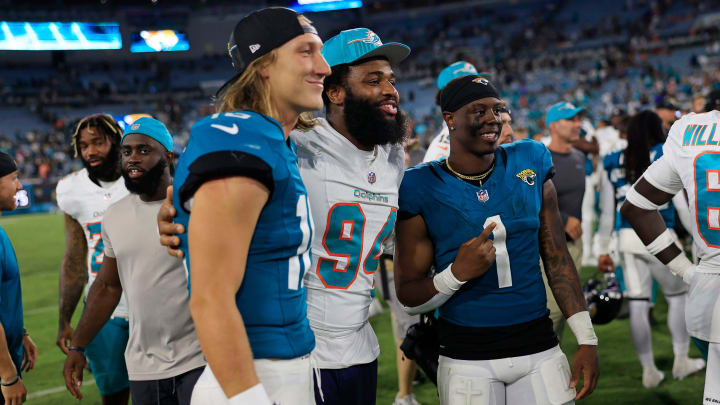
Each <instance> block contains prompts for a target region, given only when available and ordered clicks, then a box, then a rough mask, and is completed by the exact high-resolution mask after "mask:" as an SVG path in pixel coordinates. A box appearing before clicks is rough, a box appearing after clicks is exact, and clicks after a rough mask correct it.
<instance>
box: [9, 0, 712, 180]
mask: <svg viewBox="0 0 720 405" xmlns="http://www.w3.org/2000/svg"><path fill="white" fill-rule="evenodd" d="M608 1H610V3H613V5H614V6H616V7H615V8H613V7H604V6H603V7H600V6H598V5H593V4H590V3H579V2H569V1H550V2H532V1H529V2H526V3H519V4H516V5H512V6H508V7H492V8H488V7H483V6H482V5H477V4H475V5H472V6H463V3H462V2H460V3H459V4H457V5H456V6H452V4H451V5H449V6H444V5H443V6H441V5H438V4H435V3H433V2H420V3H422V4H420V5H421V6H422V5H424V4H425V3H427V5H428V6H430V7H425V8H422V7H420V8H417V9H414V10H416V11H412V12H408V11H407V10H405V9H403V10H397V11H393V7H392V6H391V4H390V3H382V4H381V6H382V7H380V8H379V10H376V9H373V8H371V9H369V10H368V13H367V14H368V16H366V17H365V18H366V20H365V21H343V22H342V24H345V25H347V24H352V25H355V26H357V25H358V24H360V23H362V22H364V23H366V25H368V26H370V27H371V28H372V29H374V30H376V32H378V34H379V35H381V36H382V37H383V38H386V39H387V40H392V41H399V42H403V43H406V44H408V45H410V46H411V47H412V54H411V57H410V58H408V59H407V60H406V61H404V62H403V64H402V65H401V66H398V67H397V72H398V78H399V83H400V84H401V95H402V99H403V105H404V106H405V109H406V110H407V111H408V112H409V113H410V115H411V118H412V119H413V122H414V129H413V137H414V138H415V139H416V141H414V145H415V146H414V147H415V148H419V149H424V148H425V147H427V145H428V144H429V143H430V141H431V140H432V138H433V137H434V136H435V135H436V134H437V133H438V131H439V130H440V129H441V126H442V119H441V116H440V113H439V110H438V109H437V108H435V107H434V96H435V90H436V88H435V80H434V78H435V77H436V76H437V74H438V73H439V71H440V70H441V69H442V68H443V67H445V66H447V65H448V64H449V63H450V62H453V61H455V60H466V61H468V62H470V63H472V64H474V65H475V66H476V67H478V69H479V70H481V71H486V72H488V73H489V75H490V77H491V80H492V81H493V82H494V83H495V84H496V85H497V86H498V87H499V88H500V90H501V91H502V93H503V96H504V98H505V101H506V102H507V103H508V105H509V107H510V110H511V113H512V119H513V129H514V130H515V137H516V138H518V137H519V138H523V137H533V138H535V139H540V138H542V137H543V136H547V135H548V133H547V129H546V128H545V123H544V116H545V111H546V110H547V108H548V107H549V106H550V105H551V104H552V103H554V102H556V101H558V100H565V101H568V102H572V103H574V104H576V105H579V106H583V107H585V108H586V109H587V110H588V113H589V114H588V116H589V118H590V119H591V120H592V121H593V123H594V124H595V125H596V126H597V125H598V124H599V123H601V122H604V123H605V124H607V123H609V121H610V119H611V117H612V116H613V115H615V114H617V113H618V112H619V111H622V112H624V113H627V114H633V113H635V112H637V111H640V110H642V109H645V108H652V109H654V108H655V107H656V106H658V105H661V104H662V105H668V106H672V107H671V108H675V109H677V110H679V111H681V112H687V111H693V110H696V109H697V108H698V107H697V106H700V105H703V103H704V102H703V100H702V97H703V96H704V95H705V94H707V93H708V92H709V91H710V90H712V89H713V86H714V85H715V84H716V83H720V69H718V68H717V66H718V63H717V62H718V61H720V30H719V29H718V26H717V24H715V25H712V24H710V25H702V24H698V23H697V21H698V16H701V15H703V13H707V12H708V11H709V10H711V5H712V3H713V2H712V1H709V0H690V1H683V2H677V1H675V2H673V1H668V0H652V1H650V0H648V1H643V0H608ZM614 3H617V4H614ZM414 4H415V5H417V4H419V3H417V2H415V3H414ZM588 7H589V8H588ZM593 7H595V8H598V7H600V10H601V11H597V12H593V11H594V9H593ZM388 10H390V11H388ZM437 10H440V11H441V12H438V11H437ZM378 11H383V12H378ZM588 15H591V17H588ZM313 18H316V17H315V16H314V17H313ZM317 19H318V24H319V25H321V26H322V24H324V28H323V31H324V32H326V33H332V32H333V31H334V30H337V29H338V28H340V29H342V28H346V27H344V26H341V27H337V26H331V25H329V24H330V22H329V21H332V18H327V19H323V18H321V16H320V15H318V16H317ZM333 23H334V24H335V25H337V24H338V23H337V21H334V22H333ZM228 62H229V61H228V60H227V57H226V56H225V55H224V54H223V55H208V56H207V57H204V58H202V59H197V60H180V61H178V60H173V61H163V60H158V59H157V58H152V57H151V58H149V59H147V60H143V61H141V62H132V63H131V62H125V63H124V64H123V65H122V66H117V64H110V63H105V62H100V63H89V64H66V63H64V62H59V63H56V64H55V65H54V66H53V67H47V66H46V67H37V68H27V67H25V66H20V65H12V64H8V63H3V64H0V73H2V74H0V96H1V97H0V100H2V102H1V103H0V112H2V109H3V106H7V107H8V108H9V107H21V108H24V109H26V110H28V111H30V112H31V113H32V114H33V115H34V116H35V117H37V122H38V126H37V127H32V128H22V129H15V130H13V129H8V128H0V150H3V151H7V152H9V153H11V154H14V155H15V156H17V158H18V166H19V167H20V173H21V177H22V178H25V179H28V178H33V179H39V180H38V181H41V182H45V181H47V182H55V181H57V179H58V178H59V177H61V176H63V175H65V174H67V173H69V172H71V171H73V170H75V169H77V168H78V163H76V162H75V161H74V159H73V156H72V153H71V150H70V142H69V139H70V137H69V135H70V131H71V127H72V125H73V124H74V120H75V119H77V118H79V117H80V116H81V115H86V113H87V110H88V108H92V107H93V106H98V105H102V106H103V107H104V108H108V107H106V106H113V105H117V106H124V107H125V109H127V108H128V106H138V107H137V108H138V109H142V111H139V110H138V111H133V112H134V113H148V114H151V115H153V116H154V117H156V118H158V119H160V120H161V121H162V122H164V123H166V124H167V126H168V128H169V129H170V131H171V132H172V133H173V135H175V136H176V137H177V139H178V141H177V142H176V143H177V144H179V145H183V144H184V141H185V139H187V136H188V134H189V129H190V127H191V125H192V124H193V123H194V122H195V120H197V119H198V118H199V117H202V116H204V115H206V114H208V113H211V112H212V110H211V107H210V104H211V95H212V91H207V89H205V88H202V84H201V83H199V82H198V81H197V80H196V78H197V77H210V78H215V79H217V80H224V79H225V78H226V77H227V76H229V75H230V74H232V70H231V67H230V64H229V63H228ZM109 108H110V109H112V107H109ZM76 110H77V114H75V115H77V116H73V112H74V111H76ZM104 112H109V113H114V112H113V111H104ZM181 148H182V146H180V147H179V150H178V152H179V151H181Z"/></svg>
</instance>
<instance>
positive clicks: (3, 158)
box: [0, 152, 17, 177]
mask: <svg viewBox="0 0 720 405" xmlns="http://www.w3.org/2000/svg"><path fill="white" fill-rule="evenodd" d="M16 170H17V165H15V160H13V158H11V157H10V155H8V154H7V153H5V152H0V177H4V176H7V175H8V174H10V173H12V172H14V171H16Z"/></svg>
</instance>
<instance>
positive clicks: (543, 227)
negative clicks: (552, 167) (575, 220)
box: [538, 180, 587, 319]
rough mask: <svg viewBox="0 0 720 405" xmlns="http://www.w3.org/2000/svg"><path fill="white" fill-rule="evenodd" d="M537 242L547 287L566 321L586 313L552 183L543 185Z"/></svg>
mask: <svg viewBox="0 0 720 405" xmlns="http://www.w3.org/2000/svg"><path fill="white" fill-rule="evenodd" d="M538 239H539V241H540V257H542V261H543V265H544V267H545V274H546V275H547V279H548V285H549V286H550V289H551V290H552V292H553V296H554V297H555V300H556V301H557V303H558V306H559V307H560V310H561V311H562V313H563V315H564V316H565V319H567V318H569V317H571V316H572V315H574V314H576V313H578V312H580V311H587V307H586V306H585V297H584V296H583V293H582V288H581V287H580V278H579V277H578V273H577V269H575V264H574V263H573V260H572V257H571V256H570V252H568V249H567V242H566V240H565V230H564V227H563V224H562V220H561V219H560V212H559V211H558V200H557V193H556V192H555V185H554V184H553V182H552V181H551V180H548V181H546V182H545V184H544V185H543V203H542V209H541V210H540V234H539V235H538Z"/></svg>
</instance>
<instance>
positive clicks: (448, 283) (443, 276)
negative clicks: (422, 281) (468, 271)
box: [433, 263, 467, 296]
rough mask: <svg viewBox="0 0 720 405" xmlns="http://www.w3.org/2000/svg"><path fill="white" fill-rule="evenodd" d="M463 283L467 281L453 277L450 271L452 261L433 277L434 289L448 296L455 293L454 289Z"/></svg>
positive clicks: (457, 288)
mask: <svg viewBox="0 0 720 405" xmlns="http://www.w3.org/2000/svg"><path fill="white" fill-rule="evenodd" d="M465 283H467V281H460V280H458V279H457V278H455V275H454V274H453V273H452V263H450V265H449V266H447V267H445V270H443V271H441V272H440V273H438V274H436V275H435V276H434V277H433V285H435V289H436V290H438V292H440V293H441V294H444V295H448V296H450V295H453V294H455V291H457V290H459V289H460V287H462V286H463V284H465Z"/></svg>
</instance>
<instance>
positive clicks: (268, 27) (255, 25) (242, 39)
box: [217, 7, 318, 94]
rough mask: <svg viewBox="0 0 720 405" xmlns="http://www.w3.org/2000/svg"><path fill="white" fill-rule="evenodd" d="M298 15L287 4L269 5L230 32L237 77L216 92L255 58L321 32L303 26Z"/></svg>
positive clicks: (229, 52) (243, 19)
mask: <svg viewBox="0 0 720 405" xmlns="http://www.w3.org/2000/svg"><path fill="white" fill-rule="evenodd" d="M299 15H300V14H298V13H297V12H295V11H294V10H291V9H289V8H285V7H267V8H263V9H261V10H257V11H253V12H252V13H250V14H248V15H246V16H245V17H243V18H242V19H241V20H240V21H239V22H238V23H237V24H236V25H235V29H233V32H232V34H230V40H229V41H228V44H227V48H228V54H229V55H230V59H231V60H232V65H233V68H235V72H237V73H236V74H235V76H233V77H232V79H230V80H228V81H227V82H226V83H225V84H223V85H222V87H220V89H219V90H218V92H217V94H220V92H222V90H223V89H225V88H226V87H227V86H229V85H230V84H232V83H233V82H235V80H237V79H238V78H239V77H240V76H241V75H242V74H243V72H245V69H247V67H248V65H250V63H252V62H253V61H254V60H255V59H257V58H259V57H261V56H263V55H265V54H267V53H268V52H270V51H272V50H273V49H275V48H278V47H280V46H282V45H284V44H285V43H286V42H288V41H290V40H292V39H294V38H295V37H298V36H300V35H303V34H315V35H318V33H317V30H316V29H315V27H313V26H312V25H302V24H300V21H298V16H299Z"/></svg>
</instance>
